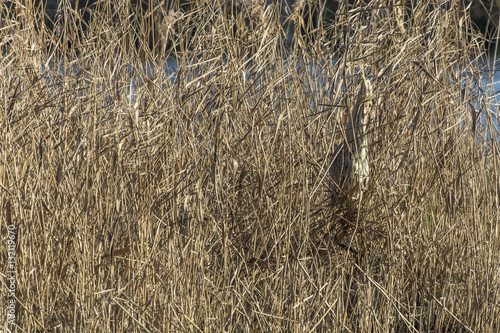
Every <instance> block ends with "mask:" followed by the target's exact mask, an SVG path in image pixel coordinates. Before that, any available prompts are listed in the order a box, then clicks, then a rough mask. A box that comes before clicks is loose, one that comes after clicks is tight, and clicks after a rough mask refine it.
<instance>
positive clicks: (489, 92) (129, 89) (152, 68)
mask: <svg viewBox="0 0 500 333" xmlns="http://www.w3.org/2000/svg"><path fill="white" fill-rule="evenodd" d="M224 62H225V61H224ZM328 62H330V61H328ZM492 62H493V61H492V59H490V64H491V63H492ZM192 63H193V65H191V66H190V65H189V64H187V66H185V68H186V69H185V70H184V72H182V71H181V73H180V75H182V76H183V78H182V79H183V80H186V79H187V81H190V80H192V79H195V78H196V77H198V76H199V75H203V74H204V73H200V70H204V69H205V67H202V66H200V65H199V61H197V60H196V59H194V60H193V62H192ZM335 63H336V59H334V58H332V59H331V63H324V62H323V63H311V64H300V63H296V65H295V66H296V70H297V71H306V72H307V74H308V77H310V78H311V82H314V84H315V86H314V87H310V86H309V83H306V87H307V88H308V89H310V96H311V104H310V105H311V114H318V113H321V112H326V111H327V107H325V106H323V103H322V100H321V99H322V96H321V94H320V93H316V92H319V91H322V93H323V94H324V91H325V89H329V88H330V84H329V82H324V80H323V68H324V66H334V65H335ZM251 65H252V64H249V65H248V66H249V67H247V68H250V66H251ZM116 66H122V68H120V69H121V72H120V71H116ZM284 66H285V72H286V69H287V68H286V66H288V65H287V63H286V61H285V62H284ZM480 66H481V67H482V71H481V82H478V83H477V84H475V86H474V87H473V91H472V92H471V93H472V95H473V96H475V98H474V100H473V103H472V104H473V106H474V108H475V109H476V113H477V114H478V121H477V124H478V125H486V122H487V121H488V119H491V120H492V121H493V123H494V125H495V126H494V129H495V131H496V133H487V134H486V135H487V138H486V140H490V138H491V137H495V138H497V140H500V122H499V108H500V98H499V96H500V71H492V70H489V68H491V67H493V66H491V65H489V66H488V65H487V64H486V63H483V64H482V65H480ZM496 67H497V68H500V66H496ZM42 70H43V71H44V72H45V69H44V68H43V69H42ZM108 70H112V71H113V73H118V72H119V75H121V76H120V83H119V84H118V88H119V89H122V91H123V89H124V90H125V92H126V98H127V100H126V102H127V103H128V104H129V105H134V104H136V102H137V98H138V96H137V95H136V87H137V85H140V84H142V82H146V81H147V80H150V79H151V80H154V79H155V78H158V76H163V77H162V78H161V80H159V81H160V82H165V81H166V82H167V85H168V82H170V84H171V86H170V87H169V86H167V85H164V86H163V87H162V89H169V88H170V89H171V88H172V87H173V86H174V85H175V81H176V78H177V75H179V61H178V60H176V59H172V58H170V59H167V60H166V64H165V65H164V66H163V68H159V67H158V66H156V65H154V64H153V63H147V64H144V65H142V66H140V68H137V67H133V66H132V65H122V64H121V65H116V64H113V65H110V66H109V68H102V69H101V71H102V73H103V77H109V76H108V75H105V74H106V71H108ZM270 70H272V69H270ZM71 71H72V72H68V70H67V69H65V68H64V67H63V66H61V67H60V69H59V73H60V75H63V76H65V75H68V76H69V75H72V74H75V73H78V72H79V71H80V70H79V69H77V68H73V69H71ZM124 71H125V73H126V75H125V77H126V78H127V80H123V77H124V75H123V74H124ZM52 73H53V72H52ZM46 74H47V76H46V77H45V81H46V83H47V84H48V85H51V84H54V81H53V80H52V79H53V78H51V76H50V75H53V74H51V72H50V71H47V72H46ZM83 75H85V74H83ZM191 76H192V77H191ZM290 78H291V75H290ZM471 78H472V77H471ZM165 79H166V80H165ZM246 79H247V80H252V78H251V73H250V72H249V71H248V70H247V75H246ZM56 81H57V80H56ZM108 81H111V82H108ZM108 81H104V80H103V82H102V85H103V87H102V88H103V91H109V90H110V86H109V85H111V84H114V83H113V82H114V81H115V80H113V76H111V80H108ZM471 81H473V80H471ZM255 84H258V80H257V81H256V82H255ZM106 85H108V86H107V87H106ZM181 88H182V87H181ZM79 94H80V97H81V98H82V99H83V100H84V99H85V91H82V92H80V93H79ZM108 94H109V93H108ZM285 96H286V98H289V97H290V96H289V92H288V91H287V92H285ZM483 96H489V98H488V102H489V103H488V105H485V104H484V103H482V101H483V100H484V99H483ZM326 97H329V96H328V95H327V96H326ZM106 100H113V98H112V96H106V97H105V101H106ZM330 103H331V102H330ZM105 104H106V102H105ZM106 106H108V105H103V107H106ZM124 116H125V115H124ZM464 125H465V124H464Z"/></svg>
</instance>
